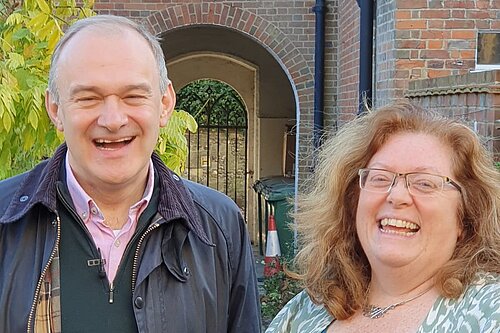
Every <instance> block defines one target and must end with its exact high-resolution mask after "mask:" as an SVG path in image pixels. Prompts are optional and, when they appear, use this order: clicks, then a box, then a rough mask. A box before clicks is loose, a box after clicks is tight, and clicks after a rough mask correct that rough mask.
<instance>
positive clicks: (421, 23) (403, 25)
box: [396, 20, 427, 30]
mask: <svg viewBox="0 0 500 333" xmlns="http://www.w3.org/2000/svg"><path fill="white" fill-rule="evenodd" d="M426 28H427V21H425V20H401V21H397V22H396V29H402V30H410V29H426Z"/></svg>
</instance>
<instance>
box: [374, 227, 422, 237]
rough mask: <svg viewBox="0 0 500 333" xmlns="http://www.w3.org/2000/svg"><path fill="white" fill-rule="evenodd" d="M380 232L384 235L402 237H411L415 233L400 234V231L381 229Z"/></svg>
mask: <svg viewBox="0 0 500 333" xmlns="http://www.w3.org/2000/svg"><path fill="white" fill-rule="evenodd" d="M381 231H382V232H383V233H386V234H394V235H403V236H412V235H415V234H416V233H417V232H416V231H415V232H411V231H409V232H400V231H395V230H385V229H381Z"/></svg>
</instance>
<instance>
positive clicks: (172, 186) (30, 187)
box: [0, 145, 260, 333]
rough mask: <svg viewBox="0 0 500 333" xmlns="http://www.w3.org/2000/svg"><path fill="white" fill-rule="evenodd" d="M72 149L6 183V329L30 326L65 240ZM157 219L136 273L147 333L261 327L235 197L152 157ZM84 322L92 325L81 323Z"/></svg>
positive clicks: (1, 214)
mask: <svg viewBox="0 0 500 333" xmlns="http://www.w3.org/2000/svg"><path fill="white" fill-rule="evenodd" d="M65 154H66V146H65V145H62V146H61V147H59V149H58V150H57V151H56V153H55V154H54V156H53V157H52V158H51V159H49V160H47V161H44V162H42V163H41V164H39V165H38V166H36V167H35V168H34V169H33V170H31V171H29V172H27V173H24V174H21V175H18V176H15V177H13V178H10V179H7V180H4V181H1V182H0V332H9V333H18V332H27V331H28V332H31V331H32V329H33V325H32V324H31V326H30V328H28V322H29V321H30V318H32V317H33V316H34V312H35V310H36V309H35V307H36V302H35V301H34V300H35V298H36V293H37V292H36V290H37V284H38V283H39V280H40V279H41V276H42V272H43V271H44V270H45V269H46V268H47V267H48V266H49V264H50V257H51V254H52V253H53V250H54V247H55V244H56V239H57V237H58V230H59V228H58V222H57V221H58V219H57V214H58V213H57V209H56V207H57V195H56V182H57V181H58V177H59V170H60V168H61V163H63V161H64V157H65ZM152 159H153V165H154V168H155V176H157V177H159V186H160V198H159V203H158V209H157V211H158V212H157V216H156V217H155V218H153V222H152V225H151V226H150V227H149V228H148V231H146V232H145V234H144V235H143V240H142V241H141V242H140V244H139V245H138V249H136V251H137V258H135V261H136V264H137V267H136V268H135V270H134V273H133V277H132V280H133V284H134V285H133V286H134V287H135V288H134V290H133V299H131V302H133V304H134V313H135V319H136V322H137V327H138V329H139V332H144V333H146V332H148V333H154V332H165V333H168V332H172V333H183V332H186V333H196V332H207V333H223V332H235V333H236V332H238V333H245V332H252V333H253V332H260V309H259V300H258V291H257V284H256V277H255V270H254V261H253V256H252V251H251V246H250V243H249V240H248V236H247V233H246V228H245V223H244V220H243V218H242V216H241V213H240V211H239V208H238V207H237V206H236V205H235V204H234V202H233V201H232V200H231V199H229V198H228V197H226V196H225V195H223V194H221V193H219V192H217V191H214V190H212V189H209V188H207V187H205V186H202V185H199V184H195V183H193V182H190V181H186V180H182V179H180V178H179V177H178V176H177V175H175V174H174V173H172V172H171V171H170V170H169V169H167V168H166V167H165V166H164V164H163V163H162V162H161V160H160V158H159V157H158V156H156V155H154V154H153V156H152ZM82 325H84V323H82Z"/></svg>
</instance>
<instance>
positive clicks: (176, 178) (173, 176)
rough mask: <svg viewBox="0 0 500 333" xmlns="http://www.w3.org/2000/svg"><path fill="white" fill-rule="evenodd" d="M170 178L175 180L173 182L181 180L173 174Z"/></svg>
mask: <svg viewBox="0 0 500 333" xmlns="http://www.w3.org/2000/svg"><path fill="white" fill-rule="evenodd" d="M172 178H174V179H175V180H177V181H179V180H181V179H180V178H179V176H177V175H176V174H175V173H174V174H173V175H172Z"/></svg>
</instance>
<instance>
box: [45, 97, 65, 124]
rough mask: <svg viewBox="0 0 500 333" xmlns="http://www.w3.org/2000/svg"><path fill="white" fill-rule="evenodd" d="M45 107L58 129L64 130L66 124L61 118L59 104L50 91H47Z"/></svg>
mask: <svg viewBox="0 0 500 333" xmlns="http://www.w3.org/2000/svg"><path fill="white" fill-rule="evenodd" d="M45 108H46V109H47V113H48V114H49V118H50V120H51V121H52V123H53V124H54V126H55V127H56V128H57V130H58V131H60V132H64V126H63V123H62V120H61V118H60V117H59V105H57V103H56V102H55V101H54V99H53V98H52V96H51V95H50V93H49V91H48V90H47V91H45Z"/></svg>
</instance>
